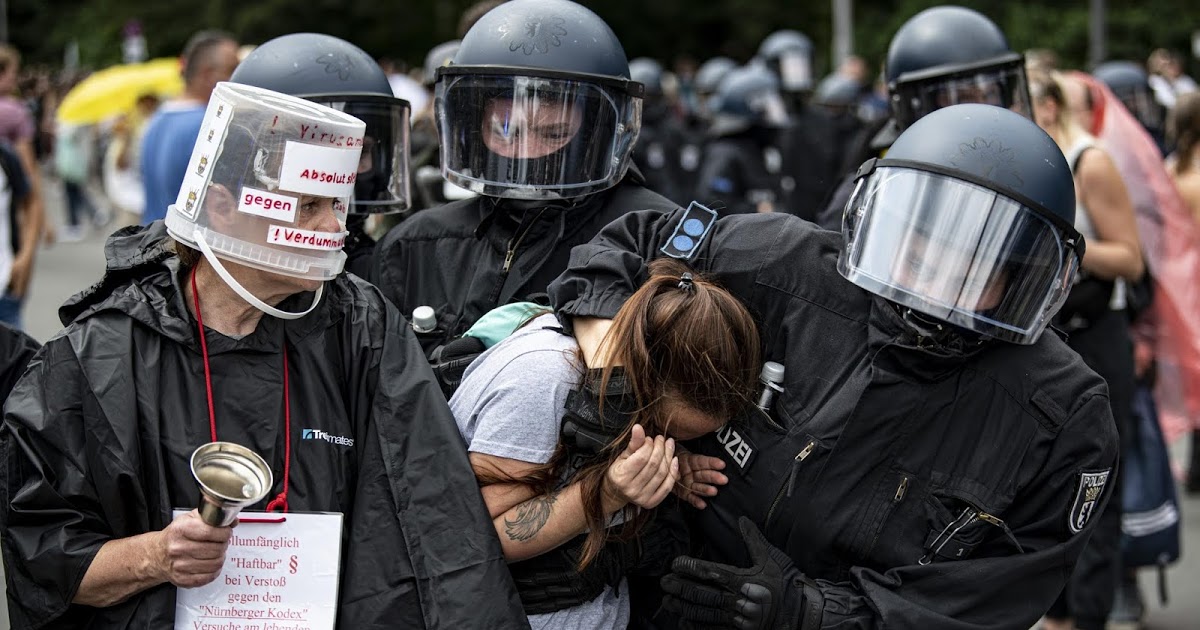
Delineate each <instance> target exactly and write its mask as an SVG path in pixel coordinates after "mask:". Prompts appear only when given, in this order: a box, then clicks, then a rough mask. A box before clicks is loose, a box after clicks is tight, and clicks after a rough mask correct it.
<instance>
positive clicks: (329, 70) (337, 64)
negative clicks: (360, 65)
mask: <svg viewBox="0 0 1200 630" xmlns="http://www.w3.org/2000/svg"><path fill="white" fill-rule="evenodd" d="M317 63H319V64H321V65H323V66H325V73H326V74H336V75H338V78H339V79H341V80H343V81H346V80H348V79H349V78H350V74H351V68H352V67H353V65H352V64H351V63H350V57H349V56H347V55H344V54H340V53H325V54H323V55H321V56H320V57H317Z"/></svg>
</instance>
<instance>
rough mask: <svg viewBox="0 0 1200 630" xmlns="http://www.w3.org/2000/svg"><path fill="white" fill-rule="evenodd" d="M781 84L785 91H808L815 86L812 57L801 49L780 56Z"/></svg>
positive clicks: (778, 63)
mask: <svg viewBox="0 0 1200 630" xmlns="http://www.w3.org/2000/svg"><path fill="white" fill-rule="evenodd" d="M776 63H777V70H778V72H779V85H780V88H782V89H783V91H784V92H807V91H809V90H811V89H812V88H813V72H812V57H811V55H809V54H808V53H805V52H804V51H801V50H793V51H788V52H785V53H783V54H782V55H780V56H779V59H778V61H777V62H776Z"/></svg>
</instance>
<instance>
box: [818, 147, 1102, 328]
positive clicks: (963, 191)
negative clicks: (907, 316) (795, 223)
mask: <svg viewBox="0 0 1200 630" xmlns="http://www.w3.org/2000/svg"><path fill="white" fill-rule="evenodd" d="M842 234H843V237H844V239H845V243H846V245H845V248H844V249H843V251H842V253H841V255H840V256H839V258H838V271H839V272H841V274H842V276H844V277H845V278H846V279H847V280H849V281H851V282H853V283H854V284H856V285H858V286H860V287H862V288H864V289H866V290H868V291H870V292H872V293H875V294H877V295H880V296H882V297H884V298H886V299H888V300H890V301H892V302H895V303H898V304H901V305H903V306H907V307H909V308H911V309H913V310H915V311H918V312H920V313H923V314H925V315H928V316H930V317H933V318H936V319H938V320H941V321H944V322H948V323H951V324H954V325H956V326H959V327H961V328H965V329H967V330H972V331H975V332H977V333H980V334H983V335H987V336H990V337H995V338H997V339H1001V340H1004V341H1010V342H1013V343H1019V344H1031V343H1034V342H1035V341H1037V339H1038V337H1039V336H1040V335H1041V333H1042V331H1043V330H1044V329H1045V327H1046V324H1047V323H1048V322H1049V321H1050V318H1051V317H1052V316H1053V315H1054V313H1056V312H1057V311H1058V309H1059V307H1061V306H1062V302H1063V300H1064V299H1065V298H1066V295H1067V292H1068V291H1069V290H1070V287H1071V283H1072V282H1073V280H1074V278H1075V274H1076V271H1077V269H1078V265H1079V259H1080V258H1081V257H1082V240H1081V239H1080V240H1078V241H1077V240H1075V239H1074V238H1068V237H1066V236H1065V234H1064V231H1063V229H1062V228H1061V227H1060V226H1057V225H1055V224H1054V223H1052V222H1051V221H1050V220H1048V219H1046V218H1045V217H1044V216H1043V215H1042V214H1041V213H1039V212H1037V211H1035V210H1033V209H1031V208H1030V207H1028V206H1025V205H1023V204H1022V203H1019V202H1017V201H1015V200H1013V199H1011V198H1009V197H1006V196H1004V195H1001V194H999V193H997V192H995V191H993V190H990V189H988V188H984V187H982V186H979V185H976V184H973V183H970V182H967V181H963V180H961V179H957V178H953V177H949V176H946V175H941V174H937V173H933V172H929V171H924V170H917V169H914V168H904V167H888V166H879V167H877V168H875V170H874V171H873V172H871V173H870V175H868V176H866V177H864V178H862V179H859V180H858V182H857V183H856V189H855V192H854V194H853V196H852V197H851V199H850V202H849V203H848V204H847V205H846V213H845V217H844V220H843V223H842Z"/></svg>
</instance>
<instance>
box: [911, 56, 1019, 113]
mask: <svg viewBox="0 0 1200 630" xmlns="http://www.w3.org/2000/svg"><path fill="white" fill-rule="evenodd" d="M1022 59H1023V58H1022V57H1021V56H1020V55H1019V54H1016V53H1014V54H1013V55H1012V56H1011V58H1005V59H1004V60H1003V61H1002V62H995V61H988V62H985V63H983V64H972V65H968V66H963V67H961V68H958V69H952V70H946V69H945V68H933V69H930V70H929V71H925V72H913V73H907V74H902V75H900V77H899V78H898V79H897V80H896V85H895V86H893V87H892V90H891V92H892V102H893V105H894V106H895V115H896V119H897V121H898V122H900V123H901V127H905V128H907V127H908V126H909V125H911V124H912V123H914V122H916V121H917V120H920V119H921V118H922V117H924V116H926V115H928V114H929V113H930V112H933V111H936V110H939V109H941V108H943V107H949V106H951V105H959V104H961V103H982V104H985V105H996V106H998V107H1003V108H1006V109H1009V110H1012V111H1014V112H1016V113H1018V114H1020V115H1022V116H1024V117H1026V118H1030V117H1031V116H1032V112H1033V108H1032V106H1031V105H1030V100H1029V80H1028V79H1027V78H1026V76H1025V65H1024V63H1023V60H1022Z"/></svg>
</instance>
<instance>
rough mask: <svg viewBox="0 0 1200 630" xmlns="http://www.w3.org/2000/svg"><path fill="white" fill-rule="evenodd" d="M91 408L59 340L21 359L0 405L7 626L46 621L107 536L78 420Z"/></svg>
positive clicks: (58, 611) (63, 608)
mask: <svg viewBox="0 0 1200 630" xmlns="http://www.w3.org/2000/svg"><path fill="white" fill-rule="evenodd" d="M98 414H100V410H99V407H98V405H97V404H96V403H95V399H94V397H93V396H92V394H91V393H90V390H89V388H88V387H87V385H86V383H85V378H84V375H83V372H82V370H81V368H80V365H79V363H78V360H77V358H76V356H75V354H74V352H73V351H72V350H71V346H70V344H69V343H68V342H67V341H66V339H65V338H60V339H59V340H58V341H52V342H51V343H50V344H48V345H47V346H46V348H45V349H44V351H43V352H42V353H41V354H40V355H38V356H37V357H36V358H35V359H34V360H33V362H32V363H31V364H30V367H29V371H28V373H27V374H26V375H25V377H24V378H22V379H21V380H20V381H19V382H18V384H17V386H16V387H15V389H13V392H12V395H11V396H10V397H9V398H8V401H7V402H6V404H5V414H4V426H3V429H2V435H0V440H2V443H0V453H2V456H3V459H4V461H3V466H2V467H0V470H2V471H3V477H2V478H0V493H2V495H3V496H2V500H0V545H2V547H3V553H4V569H5V576H6V579H7V582H8V607H9V619H10V621H11V623H12V627H13V628H14V630H23V629H26V628H41V627H45V626H47V625H50V624H52V623H53V622H55V621H56V620H58V619H59V618H60V617H62V616H63V615H64V614H65V613H67V612H68V609H70V608H71V600H72V599H74V597H75V593H76V591H77V590H78V589H79V583H80V582H81V581H82V580H83V576H84V574H85V573H86V572H87V569H88V567H89V566H90V565H91V563H92V559H93V558H94V557H95V555H96V553H97V552H98V551H99V550H100V547H101V546H102V545H103V544H104V543H105V542H106V541H107V540H109V538H111V537H112V534H111V530H110V527H109V526H108V524H107V523H106V518H105V517H104V513H105V509H104V501H102V499H101V496H100V493H99V492H98V491H97V489H96V487H95V486H94V485H93V482H92V473H91V468H92V466H93V465H94V463H95V458H96V457H102V455H100V454H97V453H95V452H93V451H94V450H95V449H94V448H89V445H88V443H87V442H88V439H87V436H86V433H87V430H86V427H87V426H88V425H89V424H91V423H92V422H93V421H94V420H95V418H96V417H97V415H98Z"/></svg>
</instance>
